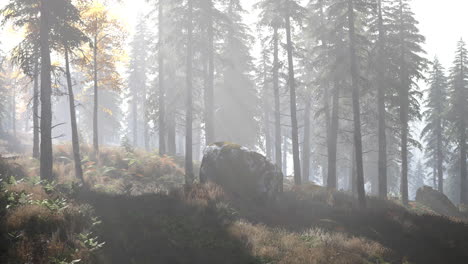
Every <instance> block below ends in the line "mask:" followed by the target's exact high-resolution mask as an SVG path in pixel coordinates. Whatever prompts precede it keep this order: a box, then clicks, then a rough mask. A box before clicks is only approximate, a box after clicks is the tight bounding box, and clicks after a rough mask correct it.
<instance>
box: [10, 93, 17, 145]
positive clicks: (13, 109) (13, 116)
mask: <svg viewBox="0 0 468 264" xmlns="http://www.w3.org/2000/svg"><path fill="white" fill-rule="evenodd" d="M11 99H12V100H11V101H12V103H11V128H12V130H13V136H14V137H15V138H16V137H17V133H16V89H13V95H12V98H11Z"/></svg>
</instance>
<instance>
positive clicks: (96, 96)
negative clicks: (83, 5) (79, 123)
mask: <svg viewBox="0 0 468 264" xmlns="http://www.w3.org/2000/svg"><path fill="white" fill-rule="evenodd" d="M97 42H98V39H97V35H95V36H94V46H93V67H94V69H93V73H94V78H93V79H94V111H93V147H94V152H96V154H97V153H99V128H98V110H99V94H98V92H99V90H98V66H97V45H98V43H97Z"/></svg>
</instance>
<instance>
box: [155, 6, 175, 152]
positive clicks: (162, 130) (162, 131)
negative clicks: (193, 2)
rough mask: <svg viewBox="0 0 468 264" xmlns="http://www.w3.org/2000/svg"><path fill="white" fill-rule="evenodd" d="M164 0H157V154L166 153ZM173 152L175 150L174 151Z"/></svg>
mask: <svg viewBox="0 0 468 264" xmlns="http://www.w3.org/2000/svg"><path fill="white" fill-rule="evenodd" d="M163 4H164V0H159V17H158V19H159V44H158V45H159V47H158V64H159V155H161V156H162V155H165V154H166V134H167V131H166V87H165V86H164V85H165V83H164V34H163V33H164V31H163V29H164V24H163V23H164V10H163V8H164V7H163ZM174 152H175V151H174Z"/></svg>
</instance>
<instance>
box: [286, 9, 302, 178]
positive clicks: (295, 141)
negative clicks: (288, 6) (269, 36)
mask: <svg viewBox="0 0 468 264" xmlns="http://www.w3.org/2000/svg"><path fill="white" fill-rule="evenodd" d="M288 3H289V2H288ZM286 39H287V49H288V64H289V92H290V101H291V102H290V103H291V127H292V131H291V132H292V133H291V136H292V145H293V161H294V183H295V184H296V185H301V181H302V177H301V161H300V157H299V130H298V124H297V109H296V108H297V105H296V84H295V79H294V61H293V43H292V39H291V18H290V15H289V10H288V14H286Z"/></svg>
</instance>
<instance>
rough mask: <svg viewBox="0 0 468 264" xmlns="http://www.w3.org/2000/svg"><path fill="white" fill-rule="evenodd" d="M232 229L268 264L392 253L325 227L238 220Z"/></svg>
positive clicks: (356, 259) (357, 259)
mask: <svg viewBox="0 0 468 264" xmlns="http://www.w3.org/2000/svg"><path fill="white" fill-rule="evenodd" d="M229 230H230V232H231V233H232V234H233V235H234V236H235V237H238V238H239V239H241V240H244V241H245V243H247V245H249V247H250V248H251V250H252V254H253V255H254V256H256V257H258V258H259V259H262V260H264V261H265V262H266V263H278V264H314V263H324V264H325V263H337V264H341V263H343V264H344V263H346V264H354V263H355V264H360V263H369V262H370V263H374V262H373V261H375V260H379V259H384V257H385V256H386V255H388V252H389V250H388V249H386V248H384V247H383V246H382V245H380V244H378V243H376V242H372V241H369V240H366V239H364V238H358V237H349V236H347V235H344V234H340V233H329V232H326V231H323V230H321V229H311V230H308V231H307V232H304V233H293V232H288V231H287V230H283V229H274V228H269V227H267V226H264V225H253V224H251V223H249V222H246V221H237V222H236V223H234V224H233V225H232V226H230V228H229Z"/></svg>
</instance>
